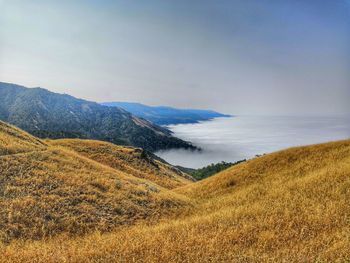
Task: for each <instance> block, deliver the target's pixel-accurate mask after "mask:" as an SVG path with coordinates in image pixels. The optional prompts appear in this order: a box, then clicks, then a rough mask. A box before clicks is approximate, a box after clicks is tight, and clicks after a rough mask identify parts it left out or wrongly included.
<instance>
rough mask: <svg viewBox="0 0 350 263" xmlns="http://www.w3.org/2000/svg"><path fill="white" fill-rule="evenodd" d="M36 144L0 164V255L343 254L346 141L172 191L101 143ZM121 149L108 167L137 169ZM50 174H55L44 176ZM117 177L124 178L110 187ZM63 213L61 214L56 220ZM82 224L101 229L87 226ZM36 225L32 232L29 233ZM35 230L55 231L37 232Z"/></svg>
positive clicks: (274, 257) (349, 256)
mask: <svg viewBox="0 0 350 263" xmlns="http://www.w3.org/2000/svg"><path fill="white" fill-rule="evenodd" d="M45 143H46V145H47V148H46V150H44V151H37V152H29V153H24V154H15V155H12V156H11V155H7V156H3V157H0V168H1V169H4V167H5V168H6V169H7V170H9V171H7V170H6V169H5V174H4V175H5V176H4V175H2V178H1V181H0V182H1V184H2V187H0V189H6V191H4V190H2V191H3V192H2V194H1V195H0V196H1V197H2V198H1V199H0V200H1V202H2V203H1V206H0V207H1V208H2V211H1V213H0V216H1V220H0V222H1V223H0V224H2V225H1V228H0V229H7V231H9V232H4V233H5V234H4V233H2V236H5V237H6V235H7V236H8V235H9V234H8V233H12V236H11V238H12V239H13V240H14V241H12V242H11V243H9V244H6V243H4V244H3V245H0V254H1V255H3V262H57V261H60V262H61V261H62V262H65V261H66V262H348V261H349V260H350V249H349V248H350V240H349V238H348V237H349V236H350V228H349V218H350V204H349V202H348V200H349V199H350V190H349V189H350V188H349V186H350V140H346V141H339V142H331V143H326V144H319V145H312V146H306V147H297V148H291V149H287V150H284V151H280V152H276V153H273V154H267V155H264V156H262V157H258V158H255V159H253V160H249V161H246V162H244V163H241V164H238V165H235V166H232V167H231V168H228V169H226V170H224V171H223V172H221V173H219V174H217V175H214V176H212V177H210V178H207V179H204V180H202V181H199V182H195V183H191V182H190V181H187V183H186V182H185V181H184V183H183V184H182V186H179V187H177V188H176V189H173V190H167V189H166V188H162V187H161V186H159V185H158V184H156V183H152V182H151V179H152V178H151V177H148V178H147V180H145V179H141V177H142V175H141V174H135V176H132V175H130V174H129V172H125V170H123V169H124V168H121V171H120V170H119V169H115V168H112V167H113V166H114V165H115V164H114V162H111V161H110V159H109V158H111V156H117V155H118V154H117V152H118V151H119V150H122V149H119V148H118V147H117V148H114V147H112V148H111V149H108V150H96V149H98V148H99V147H102V148H101V149H104V148H105V147H107V148H108V147H109V146H108V145H107V144H105V143H101V144H102V145H99V144H100V143H99V142H91V141H86V142H85V141H83V142H82V141H75V140H63V141H62V140H58V141H46V142H45ZM95 147H96V148H95ZM84 149H85V150H84ZM118 149H119V150H118ZM128 150H129V148H125V149H124V150H123V151H124V153H125V152H128ZM136 151H137V150H136ZM102 152H103V153H104V152H106V158H102V157H101V156H102V155H103V154H102ZM134 154H136V153H135V152H134V153H132V155H134ZM122 155H123V154H122ZM23 156H26V157H25V158H24V157H23ZM124 158H126V157H121V158H120V157H116V159H118V160H120V159H121V160H122V161H121V162H120V163H118V164H117V165H116V166H115V167H117V166H119V165H120V166H121V165H122V164H126V163H131V165H130V167H132V168H133V169H136V168H137V167H138V165H137V164H136V163H134V164H132V163H133V162H132V161H131V162H129V161H128V162H126V163H124V160H125V159H124ZM139 158H140V155H138V156H137V157H136V160H139ZM96 161H98V162H96ZM57 162H59V163H60V165H58V164H57ZM100 162H102V163H103V164H101V163H100ZM137 162H140V163H141V164H147V163H148V161H145V162H144V161H137ZM151 165H152V164H151ZM149 169H150V170H152V169H153V168H151V167H150V168H149ZM10 170H12V171H10ZM16 171H17V172H18V174H21V173H22V176H20V177H18V176H16V174H17V173H16ZM169 172H170V171H169ZM23 174H24V175H25V176H24V175H23ZM136 176H138V177H136ZM174 176H175V177H176V176H177V175H174ZM52 177H53V178H59V179H60V180H56V179H55V180H56V181H54V182H55V184H50V183H48V182H51V180H53V179H52ZM4 178H5V181H4ZM115 178H118V180H119V181H121V182H122V186H124V185H125V187H122V188H120V189H118V194H117V190H114V188H115V185H116V184H115V182H114V181H113V180H115ZM131 178H132V179H131ZM140 180H141V181H142V182H147V185H148V188H147V187H145V186H144V184H142V183H138V182H140ZM96 181H97V182H96ZM119 181H118V182H119ZM4 182H5V184H4ZM4 185H6V187H4ZM78 185H79V187H78ZM117 185H120V184H119V183H118V184H117ZM24 186H25V187H24ZM135 187H139V188H137V189H138V191H135ZM140 187H141V188H142V187H144V188H142V189H140ZM154 187H156V188H157V189H159V190H160V191H159V192H158V191H157V190H156V191H154ZM146 188H147V189H148V190H146ZM35 189H39V190H35ZM55 189H57V190H55ZM77 189H79V190H77ZM151 189H153V190H151ZM24 191H26V192H24ZM84 191H86V192H84ZM58 192H59V193H62V194H57V193H58ZM141 192H142V194H141ZM82 193H84V194H82ZM146 193H147V194H146ZM4 194H5V197H3V196H4ZM38 194H39V195H38ZM66 194H68V195H66ZM38 196H40V198H38ZM91 196H93V197H94V198H92V197H91ZM97 196H98V198H97ZM43 198H44V199H43ZM57 198H59V199H58V201H56V199H57ZM91 199H92V200H93V201H91ZM79 202H82V203H79ZM89 202H90V203H89ZM91 202H92V204H95V206H92V205H91ZM95 202H97V203H95ZM65 204H67V206H65ZM117 207H118V208H120V209H121V210H119V209H117ZM113 209H117V211H118V216H115V215H114V214H113V212H112V211H114V210H113ZM8 210H11V211H8ZM58 211H60V213H59V214H58ZM121 211H123V212H121ZM130 211H132V212H130ZM43 212H45V213H43ZM48 212H50V213H48ZM62 212H63V213H62ZM42 213H43V214H46V215H49V216H47V217H41V216H39V215H41V214H42ZM55 213H57V214H55ZM120 213H121V214H122V215H120ZM24 214H26V217H24ZM61 214H62V217H64V220H63V221H62V219H61V221H60V220H57V219H56V217H58V216H59V215H61ZM28 215H30V216H29V217H28ZM73 215H74V216H73ZM25 218H31V219H30V220H29V219H28V220H25ZM33 218H34V220H33ZM52 218H55V219H54V220H53V221H52ZM21 220H24V221H23V222H22V221H21ZM18 222H21V224H19V223H18ZM57 222H61V224H59V225H60V226H61V228H59V229H57V228H55V226H56V225H57ZM62 222H65V223H64V224H63V223H62ZM96 222H97V223H96ZM135 222H138V223H137V224H135ZM120 225H121V226H120ZM23 226H25V228H24V227H23ZM107 226H109V227H110V228H108V227H107ZM117 226H119V227H117ZM113 227H117V228H116V230H113ZM91 228H97V229H99V230H105V229H108V230H109V232H108V233H102V234H101V233H100V232H99V231H97V232H93V233H89V232H90V230H91ZM72 229H74V231H72ZM76 229H78V230H79V231H75V230H76ZM34 230H35V232H34V233H35V235H34V234H30V235H29V234H28V233H32V232H30V231H34ZM43 231H44V233H46V235H53V238H51V239H44V240H43V239H41V240H40V237H42V236H45V235H44V234H43ZM45 231H48V232H45ZM38 233H39V234H38ZM57 233H70V234H71V235H72V234H74V235H73V236H71V235H70V236H69V235H68V236H67V235H66V234H61V235H57ZM82 233H87V234H85V235H82ZM23 238H30V239H33V238H34V239H39V240H37V241H31V240H28V241H23ZM2 239H3V240H4V238H2ZM5 240H6V239H5Z"/></svg>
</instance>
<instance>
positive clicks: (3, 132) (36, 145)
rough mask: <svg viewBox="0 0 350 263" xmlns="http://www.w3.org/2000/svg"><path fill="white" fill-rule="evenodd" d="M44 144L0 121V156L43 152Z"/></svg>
mask: <svg viewBox="0 0 350 263" xmlns="http://www.w3.org/2000/svg"><path fill="white" fill-rule="evenodd" d="M45 148H46V145H45V143H43V142H42V141H40V140H38V139H36V138H35V137H33V136H31V135H29V134H27V133H26V132H23V131H22V130H20V129H17V128H15V127H13V126H11V125H8V124H6V123H4V122H1V121H0V156H2V155H7V154H18V153H24V152H30V151H37V150H43V149H45Z"/></svg>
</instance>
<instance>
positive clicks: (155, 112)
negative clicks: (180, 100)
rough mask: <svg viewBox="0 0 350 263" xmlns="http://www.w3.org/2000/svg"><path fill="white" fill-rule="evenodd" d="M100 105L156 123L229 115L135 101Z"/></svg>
mask: <svg viewBox="0 0 350 263" xmlns="http://www.w3.org/2000/svg"><path fill="white" fill-rule="evenodd" d="M102 105H105V106H110V107H119V108H122V109H124V110H126V111H128V112H130V113H132V114H133V115H135V116H137V117H140V118H143V119H146V120H148V121H150V122H152V123H155V124H158V125H171V124H181V123H197V122H200V121H207V120H211V119H213V118H218V117H231V115H228V114H222V113H219V112H216V111H212V110H196V109H177V108H172V107H167V106H148V105H144V104H141V103H135V102H104V103H102Z"/></svg>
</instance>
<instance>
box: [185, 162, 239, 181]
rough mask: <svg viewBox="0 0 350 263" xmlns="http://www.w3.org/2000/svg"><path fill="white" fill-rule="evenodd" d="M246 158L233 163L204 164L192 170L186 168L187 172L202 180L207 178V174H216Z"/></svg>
mask: <svg viewBox="0 0 350 263" xmlns="http://www.w3.org/2000/svg"><path fill="white" fill-rule="evenodd" d="M245 161H246V160H241V161H238V162H235V163H227V162H224V161H223V162H220V163H216V164H213V163H212V164H210V165H208V166H205V167H203V168H200V169H194V170H192V171H191V170H187V173H188V174H190V175H192V176H193V177H194V178H195V179H197V180H202V179H205V178H208V177H209V176H212V175H214V174H217V173H219V172H221V171H223V170H225V169H227V168H229V167H231V166H233V165H237V164H240V163H242V162H245Z"/></svg>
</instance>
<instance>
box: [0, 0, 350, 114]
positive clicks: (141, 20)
mask: <svg viewBox="0 0 350 263" xmlns="http://www.w3.org/2000/svg"><path fill="white" fill-rule="evenodd" d="M0 10H1V13H0V81H3V82H11V83H16V84H21V85H24V86H28V87H43V88H47V89H49V90H51V91H54V92H59V93H67V94H71V95H73V96H76V97H79V98H84V99H88V100H92V101H98V102H103V101H133V102H141V103H145V104H149V105H169V106H175V107H182V108H202V109H214V110H218V111H222V112H225V113H230V114H269V115H270V114H273V115H299V114H301V115H305V114H308V115H313V114H317V115H322V114H344V113H350V103H349V102H350V74H349V73H350V1H348V0H191V1H189V0H148V1H141V0H134V1H130V0H123V1H122V0H115V1H107V0H105V1H103V0H70V1H68V0H61V1H58V0H57V1H52V0H21V1H19V0H0Z"/></svg>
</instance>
